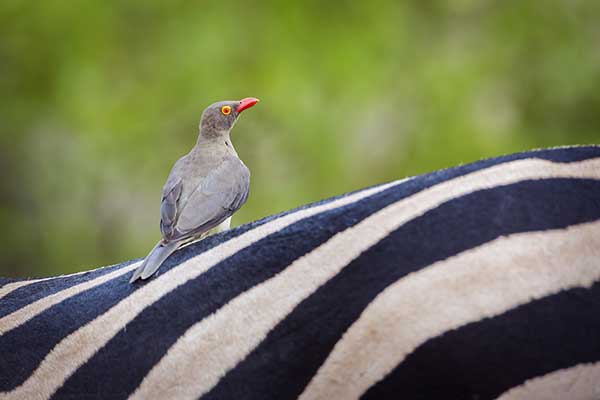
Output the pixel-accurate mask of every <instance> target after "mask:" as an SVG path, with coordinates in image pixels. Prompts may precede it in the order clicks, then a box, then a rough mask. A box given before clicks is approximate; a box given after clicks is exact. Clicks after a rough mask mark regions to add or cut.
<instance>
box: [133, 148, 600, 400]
mask: <svg viewBox="0 0 600 400" xmlns="http://www.w3.org/2000/svg"><path fill="white" fill-rule="evenodd" d="M599 167H600V159H596V160H594V161H586V162H581V163H576V164H554V163H551V162H548V161H541V160H519V161H515V162H511V163H507V164H503V165H499V166H496V167H491V168H489V169H486V170H482V171H477V172H474V173H472V174H470V175H466V176H463V177H460V178H456V179H453V180H451V181H447V182H444V183H440V184H438V185H436V186H434V187H431V188H429V189H426V190H424V191H422V192H419V193H417V194H415V195H413V196H411V197H409V198H406V199H403V200H400V201H398V202H396V203H394V204H392V205H390V206H388V207H386V208H384V209H382V210H380V211H379V212H377V213H375V214H373V215H372V216H370V217H368V218H366V219H365V220H363V221H361V222H360V223H359V224H357V225H356V226H354V227H352V228H349V229H347V230H345V231H343V232H340V233H338V234H336V235H335V236H334V237H332V238H331V239H330V240H329V241H328V242H326V243H325V244H323V245H321V246H320V247H318V248H316V249H315V250H313V251H312V252H311V253H309V254H307V255H305V256H304V257H301V258H299V259H298V260H296V261H295V262H293V263H292V264H291V265H290V266H289V267H287V268H286V269H285V270H284V271H282V272H281V273H279V274H278V275H276V276H275V277H273V278H271V279H269V280H267V281H265V282H262V283H261V284H259V285H257V286H255V287H253V288H252V289H250V290H248V291H246V292H244V293H242V294H241V295H240V296H238V297H236V298H235V299H233V300H232V301H231V302H229V303H228V304H226V305H225V306H223V307H222V308H221V309H219V310H218V311H217V312H216V313H214V314H212V315H210V316H209V317H207V318H205V319H204V320H202V321H200V322H198V323H196V324H195V325H193V326H192V327H191V328H190V329H189V330H188V331H187V332H186V333H185V334H184V335H183V336H182V337H181V338H180V339H179V340H178V341H177V342H176V343H175V344H174V345H173V346H172V347H171V348H170V349H169V351H168V353H167V354H166V355H165V356H164V357H163V358H162V359H161V360H160V362H159V363H158V364H157V365H155V367H154V368H153V369H152V370H151V371H150V373H149V374H148V375H147V376H146V378H145V379H144V380H143V382H142V384H141V385H140V387H139V388H138V389H137V390H136V392H135V393H134V394H133V395H132V396H131V398H133V399H143V398H148V397H150V396H155V397H158V398H178V399H187V398H190V399H191V398H197V397H199V396H201V395H202V394H204V393H206V392H207V391H209V390H210V389H211V388H213V387H214V386H215V385H216V384H217V383H218V381H219V380H220V379H221V378H222V377H223V376H224V375H225V373H226V372H227V371H229V370H230V369H232V368H233V367H235V366H236V365H237V364H238V363H239V362H240V361H241V360H243V359H244V358H245V357H246V356H247V355H248V354H249V353H250V352H251V351H252V350H253V349H254V348H255V347H256V346H257V345H258V344H259V343H260V342H261V341H262V340H263V339H264V338H265V337H266V335H267V333H268V332H269V331H270V330H271V329H273V327H274V326H275V325H277V324H278V323H279V322H280V321H282V320H283V319H284V318H285V317H286V316H287V315H288V314H289V313H290V312H291V311H292V310H293V308H294V307H295V306H296V305H297V304H298V303H300V302H301V301H302V300H303V299H305V298H306V297H308V296H309V295H310V294H312V293H313V292H314V291H315V290H316V289H317V288H318V287H319V286H321V285H322V284H323V283H325V282H326V281H328V280H329V279H331V278H332V277H333V276H335V275H336V274H337V273H338V272H339V271H340V270H341V269H342V268H344V267H345V266H346V265H347V264H348V263H349V262H351V261H352V260H353V259H354V258H355V257H357V256H358V255H360V254H361V253H362V252H363V251H365V250H366V249H368V248H369V247H371V246H372V245H374V244H376V243H377V242H378V241H379V240H381V239H382V238H384V237H386V236H387V235H388V234H389V233H390V232H392V231H393V230H395V229H397V228H398V227H399V226H400V225H402V224H403V223H405V222H407V221H409V220H411V219H413V218H415V217H417V216H419V215H422V214H423V213H424V212H426V211H427V210H431V209H433V208H435V207H437V206H439V205H440V204H441V203H443V202H445V201H448V200H450V199H452V198H455V197H458V196H462V195H465V194H467V193H470V192H473V191H475V190H479V189H484V188H487V187H490V186H496V185H501V184H509V183H513V182H517V181H520V180H524V179H535V178H547V177H558V176H562V177H569V176H573V177H574V176H576V177H600V169H599ZM332 398H344V397H332Z"/></svg>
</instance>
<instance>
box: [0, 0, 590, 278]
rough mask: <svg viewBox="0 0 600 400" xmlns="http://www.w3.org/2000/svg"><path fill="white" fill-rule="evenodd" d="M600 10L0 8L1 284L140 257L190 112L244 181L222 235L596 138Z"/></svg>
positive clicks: (486, 5) (96, 4)
mask: <svg viewBox="0 0 600 400" xmlns="http://www.w3.org/2000/svg"><path fill="white" fill-rule="evenodd" d="M599 21H600V2H598V1H589V0H564V1H553V0H551V1H534V0H531V1H481V0H478V1H475V0H458V1H391V0H390V1H353V2H350V1H347V2H323V1H304V2H277V1H268V2H248V1H245V2H244V1H241V2H236V1H233V2H232V1H228V2H200V1H168V2H167V1H157V0H156V1H149V0H145V1H133V2H112V1H102V0H96V1H82V2H69V1H62V0H45V1H28V2H26V1H14V0H6V1H3V2H1V3H0V127H1V135H0V168H1V170H2V175H1V176H2V180H1V182H0V226H1V232H2V233H1V235H2V237H1V245H0V276H32V275H34V276H40V275H49V274H59V273H68V272H73V271H78V270H84V269H89V268H92V267H94V266H98V265H105V264H111V263H116V262H119V261H123V260H125V259H130V258H136V257H141V256H145V255H146V253H147V252H148V251H149V250H150V249H151V248H152V246H153V245H154V243H155V241H156V240H157V239H158V238H159V229H158V211H159V200H160V191H161V188H162V185H163V183H164V181H165V179H166V177H167V175H168V173H169V170H170V168H171V166H172V164H173V163H174V162H175V160H177V158H179V157H180V156H182V155H183V154H185V153H186V152H187V151H188V150H189V149H190V148H191V147H192V146H193V144H194V143H195V140H196V135H197V124H198V119H199V117H200V113H201V111H202V110H203V109H204V107H205V106H207V105H208V104H210V103H212V102H214V101H217V100H222V99H238V98H242V97H246V96H255V97H259V98H260V99H261V100H262V101H261V103H260V104H259V105H258V106H257V107H255V108H253V109H252V110H250V111H248V112H246V113H244V115H243V116H242V118H241V120H240V121H239V123H238V124H237V126H236V128H235V129H234V131H233V134H232V139H233V141H234V144H235V146H236V148H237V150H238V153H239V154H240V156H241V157H242V159H243V160H244V161H245V162H246V164H247V165H248V166H249V167H250V169H251V170H252V173H253V176H252V179H253V180H252V190H251V196H250V198H249V200H248V203H247V204H246V205H245V206H244V207H243V209H242V210H241V211H240V212H239V213H238V214H236V217H235V218H234V224H235V225H237V224H241V223H244V222H248V221H251V220H254V219H257V218H260V217H262V216H266V215H269V214H273V213H276V212H278V211H282V210H285V209H289V208H292V207H295V206H298V205H301V204H304V203H307V202H311V201H314V200H318V199H322V198H325V197H328V196H332V195H335V194H340V193H343V192H347V191H350V190H354V189H358V188H361V187H364V186H368V185H373V184H376V183H380V182H385V181H390V180H393V179H397V178H402V177H405V176H408V175H414V174H419V173H424V172H428V171H432V170H435V169H439V168H443V167H448V166H452V165H456V164H459V163H465V162H469V161H473V160H477V159H481V158H484V157H490V156H495V155H501V154H505V153H510V152H516V151H520V150H527V149H531V148H538V147H545V146H554V145H565V144H576V143H580V144H581V143H591V142H598V141H599V139H600V22H599Z"/></svg>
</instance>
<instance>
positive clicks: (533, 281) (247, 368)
mask: <svg viewBox="0 0 600 400" xmlns="http://www.w3.org/2000/svg"><path fill="white" fill-rule="evenodd" d="M139 263H140V260H136V261H131V262H126V263H123V264H119V265H114V266H110V267H106V268H101V269H97V270H93V271H88V272H83V273H78V274H74V275H68V276H58V277H53V278H44V279H32V280H17V281H12V280H6V279H5V280H0V399H48V398H52V399H64V398H106V399H125V398H132V399H150V398H156V399H175V398H177V399H196V398H203V399H229V398H234V399H245V398H257V399H293V398H301V399H353V398H366V399H382V398H394V399H395V398H408V399H434V398H436V399H437V398H443V399H479V400H483V399H495V398H500V399H502V400H507V399H532V398H535V399H565V398H569V399H592V398H600V383H599V382H600V147H597V146H587V147H568V148H556V149H549V150H538V151H532V152H527V153H520V154H516V155H510V156H506V157H500V158H495V159H490V160H484V161H479V162H476V163H473V164H468V165H463V166H460V167H456V168H451V169H447V170H443V171H438V172H434V173H431V174H427V175H421V176H417V177H413V178H410V179H405V180H401V181H397V182H392V183H388V184H384V185H380V186H375V187H372V188H368V189H365V190H361V191H358V192H355V193H350V194H347V195H344V196H340V197H337V198H333V199H329V200H326V201H322V202H319V203H315V204H311V205H308V206H305V207H302V208H300V209H297V210H293V211H290V212H287V213H283V214H280V215H276V216H272V217H269V218H266V219H263V220H260V221H257V222H254V223H251V224H247V225H244V226H241V227H238V228H235V229H232V230H231V231H228V232H225V233H222V234H218V235H215V236H211V237H209V238H207V239H205V240H202V241H200V242H197V243H194V244H192V245H190V246H187V247H185V248H183V249H181V250H180V251H178V252H176V253H175V254H173V255H172V256H171V257H170V258H169V259H168V260H167V261H166V262H165V264H164V265H163V267H162V268H161V270H160V272H159V274H158V275H157V276H156V277H154V278H153V279H151V280H149V281H148V282H145V283H143V284H140V285H130V284H129V283H128V280H129V277H130V276H131V274H132V272H133V270H135V268H136V267H137V266H138V265H139Z"/></svg>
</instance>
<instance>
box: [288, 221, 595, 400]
mask: <svg viewBox="0 0 600 400" xmlns="http://www.w3.org/2000/svg"><path fill="white" fill-rule="evenodd" d="M598 259H600V222H593V223H586V224H580V225H576V226H571V227H569V228H567V229H557V230H552V231H542V232H532V233H520V234H514V235H511V236H508V237H501V238H499V239H496V240H494V241H492V242H489V243H487V244H485V245H482V246H480V247H477V248H474V249H471V250H468V251H466V252H463V253H461V254H458V255H456V256H453V257H450V258H448V259H447V260H444V261H440V262H437V263H434V264H432V265H430V266H429V267H427V268H425V269H423V270H421V271H418V272H415V273H411V274H409V275H407V276H406V277H404V278H403V279H401V280H399V281H397V282H396V283H394V284H393V285H391V286H389V287H388V288H386V290H384V291H383V292H381V293H380V294H379V295H378V296H377V297H376V298H375V299H374V300H373V301H372V302H371V303H370V304H369V306H368V307H367V308H366V309H365V310H364V311H363V313H362V315H361V316H360V318H359V319H358V320H357V321H356V322H354V324H353V325H352V326H351V327H350V328H349V329H348V331H347V332H345V334H344V336H343V337H342V339H341V340H340V341H339V342H338V343H337V344H336V346H335V347H334V349H333V351H332V352H331V354H330V355H329V357H328V358H327V360H326V361H325V363H324V364H323V365H322V366H321V368H320V369H319V371H318V373H317V375H315V377H314V378H313V380H312V381H311V382H310V384H309V385H308V386H307V388H306V389H305V391H304V393H303V394H302V396H301V397H300V398H301V399H315V398H331V399H357V398H359V397H360V396H361V395H362V394H363V393H364V392H365V391H366V390H367V389H368V388H369V387H371V386H372V385H373V384H375V383H376V382H378V381H380V380H381V379H382V378H384V377H385V376H386V375H387V374H388V373H389V372H391V371H392V370H393V368H395V367H396V366H397V365H398V364H400V363H401V362H402V361H403V360H404V359H405V358H406V356H408V355H409V354H410V353H411V352H413V351H414V350H415V349H416V348H417V347H418V346H419V345H421V344H423V343H425V342H426V341H427V340H429V339H431V338H434V337H436V336H439V335H441V334H442V333H444V332H447V331H449V330H451V329H456V328H458V327H460V326H462V325H465V324H467V323H470V322H474V321H479V320H481V319H483V318H485V317H492V316H495V315H498V314H501V313H503V312H506V311H507V310H509V309H511V308H514V307H517V306H519V305H521V304H525V303H528V302H530V301H531V300H532V299H537V298H542V297H545V296H548V295H550V294H553V293H557V292H560V291H561V290H565V289H569V288H573V287H589V286H590V285H591V284H592V283H593V282H595V281H597V280H598V279H600V268H598Z"/></svg>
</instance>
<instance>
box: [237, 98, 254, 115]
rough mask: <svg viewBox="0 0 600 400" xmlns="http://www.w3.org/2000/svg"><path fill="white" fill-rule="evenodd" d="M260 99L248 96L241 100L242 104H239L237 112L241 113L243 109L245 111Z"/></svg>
mask: <svg viewBox="0 0 600 400" xmlns="http://www.w3.org/2000/svg"><path fill="white" fill-rule="evenodd" d="M259 101H260V100H258V99H255V98H254V97H246V98H245V99H242V100H240V105H239V106H237V110H236V111H237V112H238V113H241V112H242V111H244V110H245V109H246V108H250V107H252V106H253V105H255V104H256V103H258V102H259Z"/></svg>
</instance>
